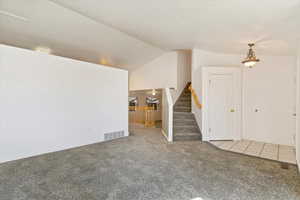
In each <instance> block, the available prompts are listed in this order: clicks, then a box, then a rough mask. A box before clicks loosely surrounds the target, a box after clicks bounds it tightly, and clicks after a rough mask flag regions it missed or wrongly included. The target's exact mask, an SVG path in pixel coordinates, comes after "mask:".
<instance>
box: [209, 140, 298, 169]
mask: <svg viewBox="0 0 300 200" xmlns="http://www.w3.org/2000/svg"><path fill="white" fill-rule="evenodd" d="M210 143H211V144H213V145H215V146H216V147H218V148H220V149H223V150H227V151H232V152H237V153H242V154H246V155H251V156H256V157H261V158H266V159H271V160H277V161H281V162H286V163H291V164H296V153H295V148H294V147H292V146H286V145H278V144H269V143H263V142H256V141H250V140H239V141H210Z"/></svg>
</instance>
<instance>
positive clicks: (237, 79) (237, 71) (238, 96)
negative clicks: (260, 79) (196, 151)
mask: <svg viewBox="0 0 300 200" xmlns="http://www.w3.org/2000/svg"><path fill="white" fill-rule="evenodd" d="M228 72H231V73H233V78H234V86H235V87H234V104H235V110H236V115H235V117H236V118H235V120H234V121H235V124H234V129H235V135H234V136H233V139H234V140H240V139H241V138H242V135H243V134H242V132H243V128H242V121H243V120H242V86H241V83H242V79H241V68H239V67H207V66H205V67H202V91H203V99H202V102H203V108H202V109H203V115H202V137H203V141H209V140H210V139H211V135H210V134H209V132H208V95H207V92H208V82H209V75H210V74H211V73H228Z"/></svg>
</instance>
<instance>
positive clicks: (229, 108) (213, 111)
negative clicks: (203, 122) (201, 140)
mask: <svg viewBox="0 0 300 200" xmlns="http://www.w3.org/2000/svg"><path fill="white" fill-rule="evenodd" d="M208 89H209V91H208V92H209V94H208V102H209V110H208V123H209V132H210V135H211V139H213V140H231V139H233V138H234V130H233V120H234V117H233V112H234V111H235V110H234V101H233V100H234V99H233V75H232V74H220V75H212V76H210V77H209V88H208Z"/></svg>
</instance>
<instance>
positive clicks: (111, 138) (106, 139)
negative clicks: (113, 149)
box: [104, 131, 125, 141]
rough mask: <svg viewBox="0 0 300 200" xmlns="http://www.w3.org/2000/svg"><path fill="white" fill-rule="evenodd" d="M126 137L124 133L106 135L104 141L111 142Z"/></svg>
mask: <svg viewBox="0 0 300 200" xmlns="http://www.w3.org/2000/svg"><path fill="white" fill-rule="evenodd" d="M124 136H125V133H124V131H117V132H111V133H105V134H104V141H109V140H113V139H117V138H121V137H124Z"/></svg>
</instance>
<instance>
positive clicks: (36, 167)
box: [0, 128, 300, 200]
mask: <svg viewBox="0 0 300 200" xmlns="http://www.w3.org/2000/svg"><path fill="white" fill-rule="evenodd" d="M131 133H132V134H131V136H130V137H127V138H121V139H118V140H114V141H111V142H104V143H98V144H92V145H87V146H83V147H79V148H74V149H70V150H65V151H60V152H55V153H50V154H45V155H41V156H36V157H32V158H26V159H22V160H17V161H12V162H7V163H3V164H0V199H1V200H152V199H154V200H191V199H194V198H199V199H202V200H235V199H236V200H238V199H240V200H275V199H276V200H277V199H281V200H296V199H298V200H299V199H300V175H299V174H298V171H297V167H296V166H295V165H289V167H288V169H282V168H281V165H280V164H279V163H278V162H276V161H270V160H264V159H260V158H254V157H250V156H244V155H240V154H236V153H231V152H226V151H221V150H218V149H216V148H215V147H214V146H212V145H210V144H208V143H206V142H200V141H192V142H174V143H172V144H171V143H167V142H166V141H165V139H164V138H163V136H162V135H161V133H160V129H155V128H153V129H143V128H137V129H135V130H133V131H132V132H131Z"/></svg>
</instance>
